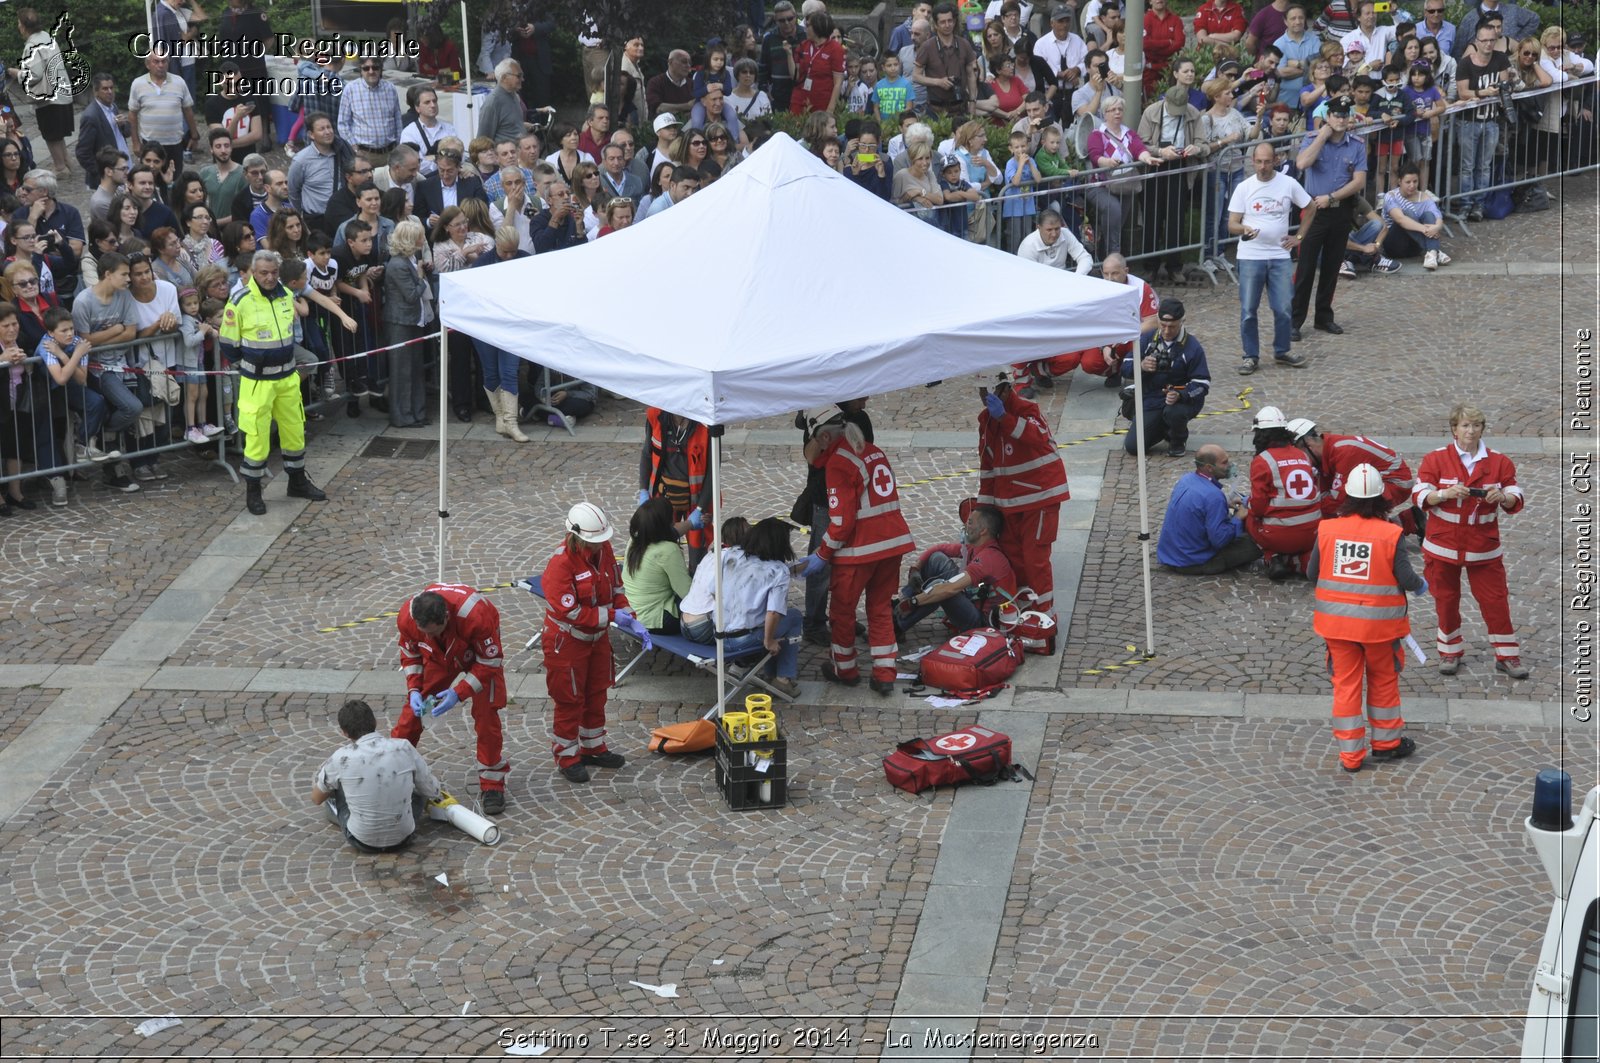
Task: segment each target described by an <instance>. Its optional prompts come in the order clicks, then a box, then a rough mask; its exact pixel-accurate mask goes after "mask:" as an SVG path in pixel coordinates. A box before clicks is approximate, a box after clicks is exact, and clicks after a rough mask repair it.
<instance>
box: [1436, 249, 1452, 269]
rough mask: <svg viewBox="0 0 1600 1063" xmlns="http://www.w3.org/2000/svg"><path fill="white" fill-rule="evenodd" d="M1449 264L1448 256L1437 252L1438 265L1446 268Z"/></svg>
mask: <svg viewBox="0 0 1600 1063" xmlns="http://www.w3.org/2000/svg"><path fill="white" fill-rule="evenodd" d="M1449 264H1450V256H1449V255H1447V254H1445V253H1444V252H1443V251H1440V252H1439V265H1441V266H1448V265H1449Z"/></svg>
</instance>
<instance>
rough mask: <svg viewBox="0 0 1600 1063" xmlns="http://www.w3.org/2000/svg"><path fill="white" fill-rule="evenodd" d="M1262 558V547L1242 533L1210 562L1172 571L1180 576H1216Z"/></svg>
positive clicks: (1185, 566) (1184, 566)
mask: <svg viewBox="0 0 1600 1063" xmlns="http://www.w3.org/2000/svg"><path fill="white" fill-rule="evenodd" d="M1260 556H1261V547H1259V546H1257V545H1256V544H1255V540H1254V539H1251V538H1250V536H1248V535H1245V534H1243V533H1240V534H1239V535H1238V536H1236V537H1235V538H1234V540H1233V541H1232V542H1231V543H1229V544H1228V545H1227V546H1224V547H1223V548H1222V549H1221V550H1218V551H1217V552H1216V555H1215V556H1213V557H1212V558H1211V560H1210V561H1205V562H1202V563H1200V564H1198V565H1183V566H1181V567H1176V568H1173V569H1172V571H1174V572H1176V573H1178V574H1179V575H1180V576H1216V575H1220V574H1222V573H1224V572H1231V571H1232V570H1234V569H1236V568H1238V567H1240V566H1241V565H1248V564H1249V563H1250V562H1252V561H1254V560H1255V559H1256V558H1258V557H1260ZM1169 567H1170V566H1169Z"/></svg>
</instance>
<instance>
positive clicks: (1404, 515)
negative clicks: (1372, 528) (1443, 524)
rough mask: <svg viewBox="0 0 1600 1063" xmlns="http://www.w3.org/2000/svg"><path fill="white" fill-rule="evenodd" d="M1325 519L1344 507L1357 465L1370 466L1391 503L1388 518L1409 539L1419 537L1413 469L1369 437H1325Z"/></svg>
mask: <svg viewBox="0 0 1600 1063" xmlns="http://www.w3.org/2000/svg"><path fill="white" fill-rule="evenodd" d="M1321 465H1322V491H1323V494H1322V515H1323V516H1324V517H1331V516H1333V515H1334V514H1335V513H1337V512H1339V507H1340V506H1341V505H1343V504H1344V497H1345V496H1344V482H1345V480H1346V478H1348V477H1349V475H1350V473H1351V472H1352V471H1353V470H1354V469H1355V467H1356V466H1357V465H1371V466H1372V467H1373V468H1374V469H1377V470H1378V473H1379V474H1380V475H1381V476H1382V477H1383V497H1384V500H1385V501H1387V502H1388V503H1389V516H1390V517H1391V518H1392V519H1394V520H1398V521H1399V522H1400V530H1401V531H1402V532H1404V533H1405V534H1406V535H1415V534H1416V533H1417V521H1416V517H1415V516H1414V515H1413V514H1412V512H1411V488H1412V487H1413V486H1414V481H1413V480H1412V478H1411V466H1409V465H1407V464H1406V461H1405V459H1404V458H1402V457H1401V456H1400V455H1399V454H1397V453H1395V451H1394V449H1393V448H1392V447H1388V446H1385V445H1384V444H1382V443H1380V442H1378V441H1377V440H1376V439H1368V438H1367V437H1366V436H1335V435H1324V436H1323V437H1322V462H1321Z"/></svg>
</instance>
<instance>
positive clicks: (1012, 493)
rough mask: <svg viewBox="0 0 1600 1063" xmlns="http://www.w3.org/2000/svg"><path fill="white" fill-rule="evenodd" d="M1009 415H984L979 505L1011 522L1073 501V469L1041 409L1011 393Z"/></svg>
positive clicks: (981, 416) (1007, 398)
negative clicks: (1012, 518) (1015, 515)
mask: <svg viewBox="0 0 1600 1063" xmlns="http://www.w3.org/2000/svg"><path fill="white" fill-rule="evenodd" d="M1001 399H1002V401H1003V402H1004V403H1005V404H1006V412H1005V413H1004V414H1002V415H1001V416H999V417H998V418H996V417H991V416H990V415H989V411H988V410H987V409H985V410H984V411H983V412H982V413H980V414H978V469H979V472H978V501H979V502H980V503H981V504H983V505H986V506H994V507H995V508H996V509H998V510H1000V511H1001V512H1002V513H1003V514H1005V515H1006V516H1007V517H1009V516H1011V515H1012V514H1013V513H1028V512H1031V511H1033V510H1038V509H1044V508H1045V507H1046V506H1059V505H1060V504H1061V503H1063V502H1065V501H1066V500H1067V499H1069V498H1071V497H1072V492H1071V491H1069V490H1068V489H1067V467H1066V465H1065V464H1063V463H1062V461H1061V452H1060V451H1058V450H1057V449H1056V441H1055V439H1054V438H1053V437H1052V436H1051V435H1050V429H1049V427H1048V426H1047V425H1046V424H1045V423H1044V418H1043V417H1042V416H1040V414H1039V404H1038V403H1036V402H1030V401H1028V400H1027V399H1025V398H1023V397H1022V396H1021V395H1018V394H1017V393H1016V390H1015V389H1013V388H1007V389H1006V390H1005V392H1004V393H1003V395H1002V396H1001Z"/></svg>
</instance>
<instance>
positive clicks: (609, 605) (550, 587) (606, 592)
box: [540, 543, 628, 642]
mask: <svg viewBox="0 0 1600 1063" xmlns="http://www.w3.org/2000/svg"><path fill="white" fill-rule="evenodd" d="M540 582H541V584H542V586H543V588H544V601H545V614H544V622H545V626H546V627H547V628H548V627H552V626H553V627H555V628H557V629H559V630H561V631H565V632H566V633H567V634H569V635H571V636H572V637H573V638H576V639H577V640H579V641H580V642H598V641H599V640H601V639H603V638H605V637H606V629H607V628H608V627H609V626H610V625H611V616H612V614H613V613H615V612H616V611H617V610H618V609H626V608H627V607H628V598H627V596H626V595H625V594H623V593H622V580H621V578H620V577H618V575H617V559H616V556H615V555H614V554H612V552H611V544H610V543H601V544H600V550H599V552H598V553H596V554H595V555H594V556H593V557H585V556H584V555H583V554H579V553H573V552H571V551H569V550H568V549H567V547H566V544H565V543H563V544H562V545H561V548H560V549H559V550H557V551H556V552H555V556H553V557H552V558H550V563H549V564H548V565H546V566H545V567H544V577H543V579H542V580H541V581H540Z"/></svg>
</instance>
